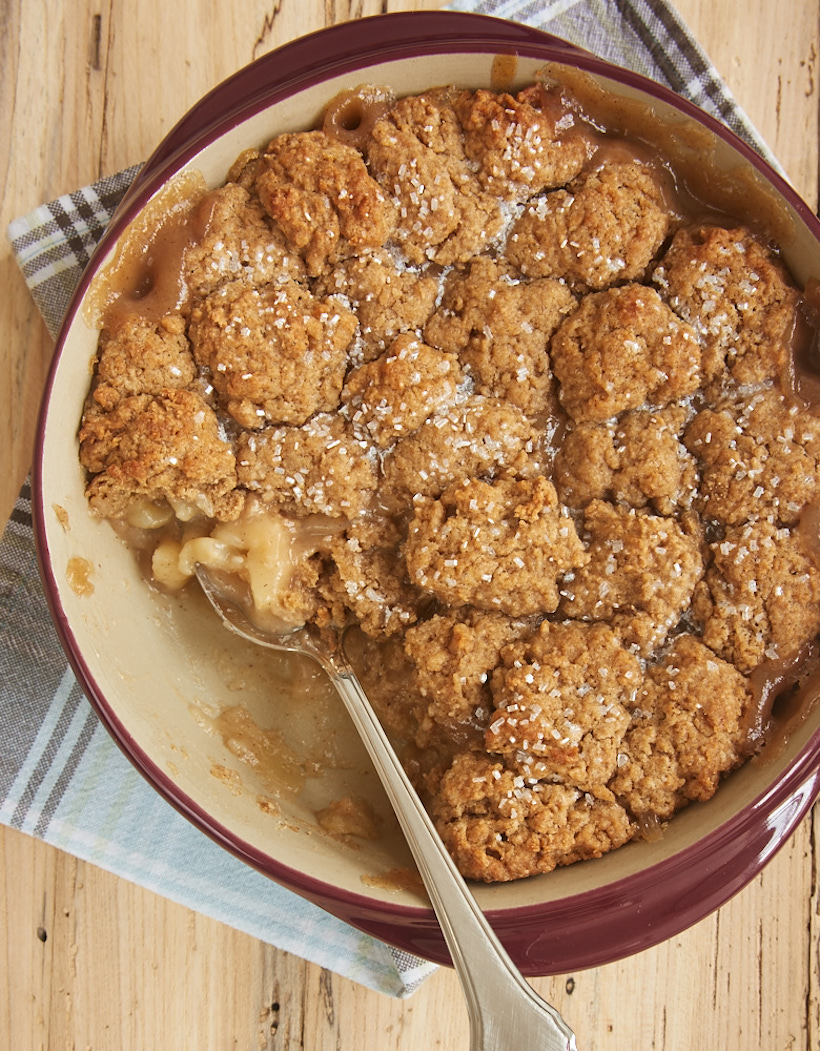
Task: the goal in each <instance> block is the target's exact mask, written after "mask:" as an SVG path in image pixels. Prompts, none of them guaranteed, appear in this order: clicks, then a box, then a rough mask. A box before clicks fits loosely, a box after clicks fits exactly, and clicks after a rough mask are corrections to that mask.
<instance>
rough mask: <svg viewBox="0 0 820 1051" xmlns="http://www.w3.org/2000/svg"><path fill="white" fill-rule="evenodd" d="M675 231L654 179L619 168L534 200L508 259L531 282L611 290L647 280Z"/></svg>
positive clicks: (627, 166)
mask: <svg viewBox="0 0 820 1051" xmlns="http://www.w3.org/2000/svg"><path fill="white" fill-rule="evenodd" d="M669 226H670V217H669V212H668V209H667V208H666V207H665V202H664V200H663V197H662V194H661V190H660V188H659V186H658V182H657V179H656V177H655V176H654V174H653V173H652V172H651V171H650V170H648V169H647V168H646V167H645V166H644V165H642V164H639V163H636V162H623V161H615V162H614V163H610V164H606V165H605V166H604V167H600V168H595V169H593V170H591V171H587V172H584V173H582V174H581V175H580V176H579V177H578V179H577V180H576V181H574V182H573V183H571V184H570V185H569V186H568V187H567V188H566V189H560V190H555V191H554V192H553V193H548V194H545V195H544V196H543V197H538V198H536V199H535V200H533V201H530V202H529V203H528V204H527V206H526V207H525V209H524V212H523V214H522V216H521V218H520V219H519V220H518V221H517V222H516V223H515V225H514V226H513V229H512V232H511V233H510V237H509V240H508V242H507V248H506V258H507V260H508V261H509V262H510V263H511V264H512V265H513V266H515V267H518V268H519V270H520V271H521V272H522V273H523V274H526V275H527V277H552V278H560V279H561V280H564V281H567V282H568V283H569V284H570V285H571V286H572V287H573V288H576V289H578V290H579V291H583V292H586V291H589V290H595V289H603V288H609V287H610V286H611V285H614V284H616V283H617V284H620V283H622V282H624V281H635V280H638V279H640V278H642V277H643V276H644V274H645V273H646V271H647V269H648V267H649V265H650V263H651V262H652V260H653V259H654V257H655V255H656V254H657V252H658V250H659V249H660V247H661V245H662V244H663V241H664V239H665V237H666V234H667V232H668V230H669Z"/></svg>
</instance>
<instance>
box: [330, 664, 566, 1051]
mask: <svg viewBox="0 0 820 1051" xmlns="http://www.w3.org/2000/svg"><path fill="white" fill-rule="evenodd" d="M317 656H318V655H317ZM322 657H323V659H322V664H323V665H324V667H325V670H326V671H327V672H328V674H329V675H330V677H331V679H332V681H333V684H334V686H335V687H336V689H337V691H338V693H339V695H340V697H341V698H342V700H343V701H344V704H345V706H346V708H347V710H348V712H349V714H350V716H351V718H352V719H353V722H354V724H355V725H356V728H357V730H358V731H359V733H360V734H361V737H362V740H363V741H364V743H365V746H366V747H367V750H368V752H369V754H370V758H371V759H372V761H373V765H374V766H375V768H376V772H377V773H378V775H379V777H380V778H381V781H382V784H383V785H384V788H385V790H386V792H387V795H388V797H389V799H390V802H391V803H392V804H393V808H394V810H395V812H396V816H397V817H398V820H399V823H400V824H401V827H402V831H403V832H404V835H405V837H406V839H407V843H408V845H409V847H410V850H411V851H412V854H413V857H414V859H415V861H416V865H417V866H418V869H419V872H420V874H421V878H422V880H423V881H424V886H425V887H426V889H427V893H428V895H429V897H430V901H431V903H432V905H433V909H434V911H435V914H436V917H437V919H438V922H439V925H440V926H441V930H442V933H443V935H444V939H445V941H446V943H447V947H448V949H449V951H450V956H451V957H452V960H453V966H454V967H455V970H456V973H457V974H458V977H459V980H460V981H461V984H462V987H463V989H464V995H465V998H466V1001H467V1010H468V1013H469V1017H470V1049H471V1051H576V1044H575V1037H574V1035H573V1033H572V1031H571V1030H570V1029H569V1027H568V1026H567V1024H566V1023H565V1022H564V1020H563V1019H562V1018H561V1016H560V1015H559V1014H558V1012H557V1011H556V1010H555V1008H553V1007H551V1006H550V1005H549V1004H548V1003H546V1001H544V1000H542V999H541V997H540V996H538V995H537V994H536V993H535V992H534V991H533V990H532V989H531V988H530V986H529V985H528V984H527V982H526V981H525V980H524V978H523V976H522V975H521V973H520V971H519V970H518V968H517V967H516V966H515V964H514V963H513V962H512V960H511V959H510V957H509V955H508V954H507V952H506V950H505V949H504V947H503V946H502V945H501V942H500V941H499V940H498V937H497V936H496V934H495V932H494V931H493V929H492V927H491V926H490V924H489V923H488V921H487V918H486V917H485V915H484V913H483V912H482V911H481V909H480V908H479V907H478V904H477V903H476V900H475V898H474V897H473V895H472V894H471V893H470V891H469V889H468V887H467V884H466V883H465V882H464V879H463V877H462V876H461V873H460V872H459V871H458V869H457V868H456V866H455V863H454V862H453V860H452V858H451V857H450V855H449V853H448V852H447V849H446V848H445V846H444V844H443V843H442V841H441V838H440V836H439V834H438V832H437V831H436V829H435V826H434V825H433V822H432V821H431V819H430V817H429V815H428V813H427V811H426V810H425V809H424V806H423V805H422V802H421V800H420V799H419V797H418V794H417V793H416V790H415V788H414V787H413V785H412V784H411V782H410V779H409V778H408V776H407V774H406V773H405V771H404V768H403V767H402V765H401V763H400V762H399V759H398V757H397V755H396V753H395V751H394V749H393V746H392V745H391V744H390V741H389V739H388V737H387V734H386V733H385V732H384V729H383V727H382V725H381V722H380V721H379V719H378V717H377V716H376V714H375V712H374V711H373V708H372V706H371V704H370V702H369V701H368V699H367V696H366V694H365V692H364V690H363V689H362V686H361V684H360V683H359V680H358V678H357V677H356V673H355V672H354V671H353V669H352V667H351V666H350V664H349V662H348V660H347V658H346V656H345V654H344V652H343V650H342V649H341V647H340V648H339V650H338V651H337V652H336V653H335V654H333V655H332V656H329V655H324V654H323V655H322Z"/></svg>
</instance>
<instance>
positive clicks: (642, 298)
mask: <svg viewBox="0 0 820 1051" xmlns="http://www.w3.org/2000/svg"><path fill="white" fill-rule="evenodd" d="M351 107H352V111H353V116H352V117H351ZM186 209H187V211H186ZM182 212H183V213H184V222H185V223H186V224H187V226H186V227H185V229H186V230H187V231H188V233H187V235H186V237H185V238H183V239H182V240H183V241H184V244H183V245H182V247H181V248H179V247H178V248H177V249H175V250H174V251H170V250H169V252H168V257H167V259H166V260H165V264H164V265H165V266H166V270H167V271H168V273H172V276H173V278H174V280H175V281H176V286H175V287H177V288H178V290H179V294H178V295H176V296H175V297H170V298H169V296H168V295H162V296H160V295H158V294H154V288H153V286H152V281H155V280H156V278H152V279H151V280H149V281H147V282H146V281H145V280H143V278H144V275H142V277H140V274H139V272H138V273H137V274H136V276H134V275H133V274H132V278H131V279H130V281H131V283H130V284H128V283H127V282H126V283H125V284H122V286H121V287H120V288H119V290H118V291H117V293H116V294H115V295H113V296H111V298H110V303H109V304H108V306H107V308H106V310H105V312H104V316H103V322H102V331H101V333H100V338H99V352H98V358H97V362H96V370H95V374H94V379H93V384H92V387H91V391H90V394H89V397H88V401H87V405H86V408H85V412H84V416H83V419H82V424H81V429H80V435H79V437H80V458H81V462H82V464H83V466H84V468H85V469H86V471H87V476H88V499H89V502H90V506H91V508H92V509H93V511H94V512H95V513H96V514H98V515H100V516H102V517H104V518H107V519H111V520H112V521H113V522H115V523H116V524H117V525H118V527H120V528H122V529H123V530H124V531H126V532H127V535H129V536H131V537H133V536H134V535H135V534H139V537H140V542H139V545H138V546H139V547H140V549H141V550H142V551H143V552H144V551H145V550H147V551H148V557H149V561H150V567H149V569H148V573H149V576H151V577H152V579H153V580H154V582H155V583H156V585H157V586H159V587H161V588H163V589H167V590H176V589H181V588H183V587H185V586H186V585H187V584H188V582H189V581H191V579H192V577H193V574H194V571H195V568H196V566H197V564H204V565H208V566H212V567H215V568H217V569H219V570H221V571H222V572H224V573H228V574H231V575H233V576H234V577H236V578H237V579H238V580H239V581H242V582H244V584H245V585H246V587H247V599H248V603H249V604H250V606H252V607H253V608H254V609H255V610H256V612H257V613H258V614H259V615H260V616H262V617H265V618H267V622H268V623H276V624H283V625H299V624H304V623H309V624H311V625H313V626H314V627H315V630H318V631H327V630H338V629H340V628H343V627H345V626H349V625H351V624H352V625H356V626H357V627H358V629H359V635H358V639H357V640H356V650H357V658H358V660H359V662H360V664H361V668H362V677H363V679H364V681H365V683H366V686H367V689H368V691H369V693H370V694H371V696H372V698H373V700H374V703H375V704H376V706H377V708H378V710H379V711H380V713H381V714H382V717H383V718H384V720H385V723H386V725H387V727H388V729H389V731H390V732H391V734H392V735H393V736H394V737H395V739H396V740H397V741H398V742H400V747H401V751H402V755H403V757H404V760H405V762H406V765H407V768H408V770H409V772H410V773H411V776H412V777H413V779H414V781H415V782H416V784H417V785H418V787H419V790H420V791H421V793H422V795H423V797H424V799H425V801H426V803H427V805H428V806H429V809H430V812H431V813H432V815H433V817H434V820H435V823H436V825H437V827H438V829H439V832H440V833H441V835H442V837H443V839H444V841H445V843H446V844H447V846H448V848H449V849H450V851H451V852H452V854H453V856H454V858H455V859H456V861H457V863H458V865H459V867H460V869H461V871H462V872H463V873H464V875H465V876H467V877H471V878H475V879H478V880H485V881H501V880H510V879H516V878H519V877H524V876H528V875H531V874H533V873H538V872H548V871H550V870H552V869H553V868H554V867H555V866H557V865H566V864H569V863H571V862H575V861H578V860H581V859H588V858H595V857H599V856H601V855H602V854H604V853H605V852H607V851H610V850H612V849H613V848H617V847H620V846H621V845H622V844H624V843H627V842H628V841H630V840H632V839H635V838H637V837H641V836H644V837H649V836H652V835H654V834H656V833H657V832H658V831H659V830H660V829H661V828H662V825H663V823H664V822H666V821H668V820H669V819H670V818H672V817H673V815H674V814H675V812H676V811H678V810H680V809H681V808H682V807H684V806H686V805H687V804H688V803H690V802H691V801H694V800H706V799H708V798H709V797H710V796H712V794H713V793H714V792H715V791H716V789H717V788H718V785H719V782H720V780H721V778H722V777H723V776H724V775H725V774H727V773H728V772H729V771H731V770H733V769H734V768H735V767H737V766H738V765H740V764H741V763H743V762H744V761H745V760H746V759H748V758H749V757H750V756H751V755H752V754H754V753H755V752H756V751H758V750H759V749H760V748H761V746H762V744H763V742H764V741H765V738H766V732H767V726H768V722H769V721H770V719H771V709H772V704H773V700H772V693H773V688H772V683H780V682H782V681H784V679H785V678H789V677H790V678H789V681H790V682H792V683H796V682H798V681H799V678H800V675H801V674H803V672H804V671H805V670H806V669H808V668H810V667H811V666H812V662H813V661H814V660H815V659H816V638H817V635H818V630H820V565H819V563H818V557H820V556H818V542H817V528H816V523H817V512H816V508H817V505H818V498H820V470H818V459H819V458H820V417H818V414H817V408H816V405H815V404H813V402H812V399H811V398H807V397H806V395H805V385H803V386H801V384H800V383H799V382H797V379H796V377H797V374H798V373H799V372H800V369H801V368H802V365H801V354H803V351H804V350H805V347H804V343H805V342H806V340H807V339H808V336H807V335H806V331H807V328H806V323H805V321H804V318H803V305H804V296H803V293H802V291H801V290H800V289H799V288H798V287H797V286H796V284H795V282H794V281H793V280H792V278H791V277H790V275H789V273H788V272H787V270H786V268H785V266H784V265H783V263H782V261H781V259H780V257H779V254H778V251H777V249H776V247H774V246H773V245H772V244H771V243H769V242H768V241H767V240H766V238H765V237H764V236H763V235H762V234H761V233H760V231H756V230H753V229H752V228H751V227H750V226H749V225H748V224H746V223H744V222H741V221H739V220H736V219H733V218H731V217H730V216H728V215H727V214H726V213H725V211H722V210H720V209H718V208H716V207H714V206H713V205H711V204H710V203H709V202H708V201H704V200H701V199H698V198H696V197H695V196H692V195H687V194H686V192H685V190H684V189H683V188H682V182H681V181H676V178H675V172H674V170H673V167H672V166H671V165H670V163H669V162H668V159H665V158H664V157H663V156H661V154H660V153H659V152H657V151H653V150H652V149H650V148H649V147H648V146H647V145H646V144H645V143H642V142H640V141H638V140H636V139H630V138H626V137H622V136H619V135H617V134H611V133H608V132H607V131H606V130H605V129H603V128H602V127H601V124H600V122H598V121H595V120H593V119H592V118H591V117H590V116H589V114H588V113H587V111H586V110H585V108H584V106H582V105H581V104H580V103H579V101H578V100H577V99H576V98H575V97H574V96H573V94H572V92H571V91H570V90H569V89H568V88H566V87H562V86H561V84H560V83H557V82H553V81H551V80H550V81H546V80H545V82H544V83H537V84H534V85H532V86H531V87H528V88H526V89H525V90H523V91H521V92H520V93H518V94H517V95H511V94H506V93H503V92H493V91H488V90H477V91H468V90H456V89H436V90H431V91H427V92H425V93H423V94H420V95H416V96H412V97H408V98H401V99H395V98H393V97H392V96H391V95H390V93H389V92H388V91H386V90H385V89H380V88H374V89H368V90H366V91H360V92H353V93H347V94H346V95H344V96H342V97H341V98H339V99H336V100H333V102H332V103H331V104H330V106H329V108H328V115H327V119H326V120H325V124H324V126H323V127H321V128H315V129H312V130H308V131H304V132H296V133H289V134H283V135H279V136H277V137H276V138H274V139H273V140H272V141H271V142H269V143H268V144H267V145H265V146H263V147H261V148H258V149H257V148H251V149H249V150H247V151H246V152H245V153H243V154H242V155H241V156H240V157H239V158H238V159H237V161H236V163H235V164H234V165H233V167H232V169H231V171H230V172H229V174H228V178H227V181H226V183H225V184H224V185H223V186H221V187H219V188H217V189H212V190H206V188H205V187H204V186H203V187H201V188H200V189H199V190H198V191H197V192H196V193H192V194H190V195H189V199H188V200H187V202H186V204H185V207H184V208H183V209H182ZM156 225H157V229H158V230H159V231H160V232H159V233H158V234H157V237H158V238H160V239H161V230H162V222H161V221H160V220H159V219H158V220H157V224H156ZM177 240H179V239H177ZM159 243H160V241H159V240H158V241H157V244H159ZM158 253H159V254H160V255H161V251H160V250H159V249H157V251H155V252H154V253H153V255H155V256H156V255H157V254H158ZM135 269H136V271H139V266H137V267H136V268H135ZM166 276H167V274H166ZM138 278H139V280H138ZM801 340H802V341H803V342H802V343H801ZM798 378H799V377H798ZM809 386H810V385H809Z"/></svg>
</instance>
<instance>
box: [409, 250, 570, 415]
mask: <svg viewBox="0 0 820 1051" xmlns="http://www.w3.org/2000/svg"><path fill="white" fill-rule="evenodd" d="M575 305H576V304H575V297H574V296H573V295H572V293H571V292H570V291H569V289H568V288H567V286H566V285H565V284H564V283H563V282H560V281H556V280H553V279H551V278H550V279H544V280H536V281H521V280H519V279H518V278H516V277H514V276H513V275H510V274H509V273H508V272H507V271H506V269H505V268H504V267H502V266H501V265H500V264H498V263H497V262H495V261H494V260H492V259H489V258H487V257H483V256H482V257H479V258H477V259H474V260H473V261H472V262H471V263H470V265H469V266H468V267H466V268H465V269H464V270H463V271H462V270H454V271H452V273H451V274H450V275H449V276H448V278H447V280H446V282H445V284H444V290H443V294H442V298H441V305H440V307H439V308H438V310H437V311H436V312H435V313H434V314H433V316H432V317H431V318H430V320H429V321H428V322H427V324H426V325H425V328H424V338H425V339H426V340H427V342H428V343H430V344H432V346H434V347H440V348H441V349H442V350H445V351H451V352H452V353H454V354H457V355H458V357H459V360H460V361H461V363H462V365H463V366H464V367H465V369H466V370H467V373H468V375H470V376H471V377H472V378H473V381H474V384H475V390H476V391H477V392H478V393H479V394H485V395H488V396H490V397H497V398H504V399H506V400H507V401H508V402H509V403H510V404H512V405H517V406H518V408H520V409H521V410H522V411H523V412H525V413H527V415H529V416H538V415H546V414H552V415H554V412H555V405H554V401H555V391H554V385H553V380H552V371H551V369H550V360H549V352H548V347H549V342H550V339H551V338H552V335H553V333H554V332H555V330H556V328H557V327H558V325H559V324H560V322H561V321H562V319H563V318H564V317H565V316H566V315H567V314H568V313H569V312H570V311H571V310H572V309H573V308H574V307H575Z"/></svg>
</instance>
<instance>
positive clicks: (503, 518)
mask: <svg viewBox="0 0 820 1051" xmlns="http://www.w3.org/2000/svg"><path fill="white" fill-rule="evenodd" d="M404 553H405V558H406V561H407V569H408V571H409V573H410V577H411V579H412V580H413V581H414V582H415V583H416V584H417V585H418V586H419V587H420V588H422V589H424V590H425V591H429V592H430V593H431V594H433V595H435V596H436V598H437V599H439V601H441V602H443V603H444V604H445V605H448V606H462V605H472V606H475V607H476V608H478V609H486V610H500V611H501V612H503V613H507V614H509V616H511V617H521V616H527V615H528V614H532V613H543V612H547V613H551V612H553V611H554V610H555V609H556V608H557V606H558V601H559V594H558V588H559V582H560V581H561V580H562V579H563V577H564V575H565V574H566V573H567V572H568V571H569V570H571V569H574V568H575V567H578V566H582V565H584V564H585V562H586V561H587V560H588V557H589V556H588V555H587V554H586V553H585V551H584V548H583V545H582V544H581V541H580V540H579V538H578V534H577V533H576V531H575V524H574V522H573V521H572V519H571V518H570V516H569V514H568V513H567V511H566V509H565V508H563V507H561V506H560V505H559V503H558V497H557V495H556V492H555V487H554V486H553V484H552V482H550V481H549V480H548V479H547V478H544V477H537V478H534V479H523V480H518V479H512V478H499V479H496V480H495V481H494V482H483V481H481V480H480V479H470V480H468V481H465V482H457V483H455V484H454V485H452V486H449V487H448V488H447V489H445V490H444V492H443V493H442V494H441V496H440V497H439V498H438V499H430V498H425V497H421V498H419V499H417V500H416V501H415V512H414V515H413V520H412V521H411V523H410V528H409V533H408V537H407V542H406V545H405V552H404Z"/></svg>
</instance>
